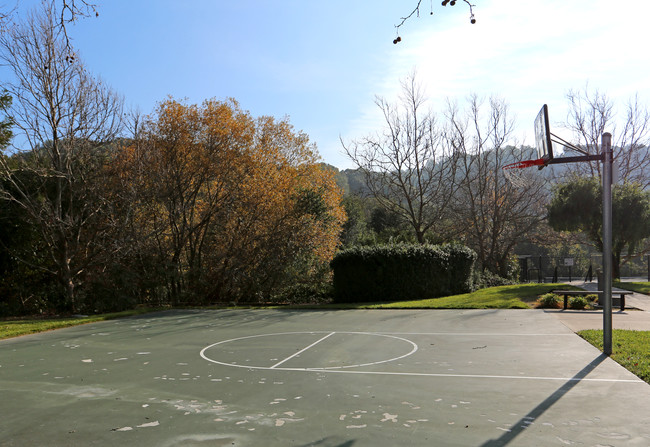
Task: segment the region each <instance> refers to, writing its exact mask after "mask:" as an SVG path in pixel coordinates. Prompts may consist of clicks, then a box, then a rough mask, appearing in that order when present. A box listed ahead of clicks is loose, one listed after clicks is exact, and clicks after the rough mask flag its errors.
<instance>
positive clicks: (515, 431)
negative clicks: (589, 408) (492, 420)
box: [482, 354, 607, 447]
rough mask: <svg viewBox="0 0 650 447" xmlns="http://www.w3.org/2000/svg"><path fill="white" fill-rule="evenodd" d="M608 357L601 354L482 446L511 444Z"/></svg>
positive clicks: (493, 446)
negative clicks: (501, 433)
mask: <svg viewBox="0 0 650 447" xmlns="http://www.w3.org/2000/svg"><path fill="white" fill-rule="evenodd" d="M605 359H607V356H606V355H605V354H600V355H599V356H598V357H597V358H596V359H595V360H594V361H593V362H591V363H589V364H588V365H587V366H585V367H584V368H583V369H582V370H581V371H580V372H579V373H578V374H576V375H575V376H573V377H572V378H571V380H569V381H568V382H566V383H565V384H564V385H562V386H561V387H560V388H558V389H557V390H556V391H555V392H554V393H553V394H551V395H550V396H549V397H548V398H546V399H545V400H544V401H543V402H542V403H540V404H539V405H537V406H536V407H535V408H533V409H532V410H531V411H530V412H528V414H526V416H524V417H523V418H521V419H520V420H519V421H517V422H515V423H514V424H513V426H512V427H513V428H512V429H511V430H510V431H509V432H506V433H504V434H503V435H502V436H501V437H499V438H498V439H494V440H490V441H488V442H486V443H485V444H483V445H482V447H500V446H506V445H508V444H510V443H511V442H512V441H513V440H514V439H515V438H516V437H517V436H519V435H520V434H521V433H523V431H524V430H526V429H527V428H528V424H530V421H531V420H537V419H539V418H540V417H541V416H542V415H543V414H544V412H545V411H547V410H548V409H549V408H551V407H552V406H553V405H554V404H555V403H557V402H558V401H559V400H560V399H562V398H563V397H564V396H565V395H566V394H567V393H568V392H569V391H570V390H571V389H573V387H575V386H576V385H577V384H578V383H580V381H581V380H582V379H584V378H586V377H587V375H589V373H590V372H592V371H593V370H594V369H596V367H597V366H598V365H600V364H601V363H602V362H604V361H605Z"/></svg>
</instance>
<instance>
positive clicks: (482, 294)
mask: <svg viewBox="0 0 650 447" xmlns="http://www.w3.org/2000/svg"><path fill="white" fill-rule="evenodd" d="M566 287H567V285H566V284H516V285H512V286H499V287H490V288H488V289H481V290H477V291H476V292H471V293H464V294H462V295H452V296H446V297H441V298H431V299H425V300H415V301H397V302H390V303H349V304H348V303H345V304H328V305H325V306H323V307H327V308H340V309H529V308H531V307H532V306H533V305H534V304H535V302H536V301H537V298H538V297H539V295H542V294H544V293H547V292H550V291H551V290H552V289H559V288H566Z"/></svg>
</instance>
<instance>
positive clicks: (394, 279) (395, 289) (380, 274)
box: [330, 244, 476, 303]
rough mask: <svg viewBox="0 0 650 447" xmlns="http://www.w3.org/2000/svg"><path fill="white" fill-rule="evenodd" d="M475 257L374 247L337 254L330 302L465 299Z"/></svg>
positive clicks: (454, 251) (444, 250) (413, 247)
mask: <svg viewBox="0 0 650 447" xmlns="http://www.w3.org/2000/svg"><path fill="white" fill-rule="evenodd" d="M475 260H476V253H474V251H472V250H471V249H469V248H467V247H465V246H463V245H458V244H449V245H420V244H399V245H375V246H369V247H364V246H360V247H352V248H350V249H347V250H343V251H340V252H339V253H337V255H336V256H335V257H334V259H333V260H332V262H331V263H330V266H331V268H332V270H333V272H334V301H335V302H338V303H348V302H369V301H404V300H416V299H426V298H436V297H440V296H448V295H456V294H459V293H467V292H470V291H471V289H472V270H473V268H474V261H475Z"/></svg>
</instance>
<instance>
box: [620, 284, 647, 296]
mask: <svg viewBox="0 0 650 447" xmlns="http://www.w3.org/2000/svg"><path fill="white" fill-rule="evenodd" d="M614 287H618V288H619V289H624V290H631V291H632V292H639V293H643V294H645V295H650V282H627V281H623V282H621V281H615V282H614Z"/></svg>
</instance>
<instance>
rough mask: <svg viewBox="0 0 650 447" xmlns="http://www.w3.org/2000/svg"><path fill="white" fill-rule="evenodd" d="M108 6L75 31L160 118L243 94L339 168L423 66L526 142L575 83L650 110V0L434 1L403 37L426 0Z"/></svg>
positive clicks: (430, 83)
mask: <svg viewBox="0 0 650 447" xmlns="http://www.w3.org/2000/svg"><path fill="white" fill-rule="evenodd" d="M96 2H97V3H98V5H99V8H98V11H99V17H98V18H95V17H91V18H86V19H83V20H81V21H79V22H78V23H77V24H75V25H74V26H71V27H70V28H69V34H70V36H71V38H72V42H73V45H74V46H75V48H77V49H78V52H79V53H80V55H81V57H82V59H83V60H84V61H85V62H86V64H87V66H88V68H89V69H90V70H91V71H92V72H93V73H94V74H96V75H99V76H101V77H102V78H103V79H104V80H105V81H106V82H107V83H108V84H110V85H111V86H112V87H113V88H114V89H115V90H116V91H117V92H119V93H121V94H123V95H124V97H125V100H126V103H127V104H128V105H129V106H131V107H134V108H137V109H139V110H140V111H141V112H142V113H145V114H147V113H150V112H151V111H152V110H153V108H154V106H155V104H156V103H157V102H159V101H161V100H164V99H165V98H166V97H167V96H169V95H171V96H173V97H174V98H176V99H183V98H185V99H187V101H188V102H190V103H200V102H202V101H203V100H204V99H207V98H218V99H224V98H228V97H233V98H235V99H236V100H238V101H239V102H240V104H241V105H242V107H243V108H244V109H246V110H249V111H250V112H251V113H252V114H253V115H255V116H259V115H274V116H277V117H283V116H289V118H290V120H291V122H292V124H293V125H294V127H295V128H296V129H298V130H302V131H304V132H306V133H307V134H308V135H309V136H310V138H311V140H312V141H314V142H315V143H316V144H317V146H318V150H319V153H320V154H321V157H322V158H323V160H324V161H326V162H328V163H330V164H333V165H335V166H337V167H339V168H348V167H352V164H351V162H350V161H349V160H347V158H346V157H345V155H344V154H343V152H342V148H341V144H340V142H339V137H342V138H343V139H344V140H345V141H350V140H351V139H355V138H361V137H363V136H364V135H367V134H368V133H371V132H374V131H376V130H379V129H380V128H381V126H382V122H381V117H380V116H379V114H378V110H377V109H376V106H375V104H374V98H375V95H380V96H383V97H386V98H387V99H389V100H391V101H393V100H396V99H397V96H398V94H399V88H400V87H399V81H400V79H403V78H405V77H406V76H407V75H408V74H409V73H411V72H413V71H414V70H415V71H417V74H418V79H419V80H420V81H421V82H422V84H423V85H424V87H425V88H426V92H427V95H428V97H429V98H430V106H431V107H432V108H433V109H434V110H436V111H437V112H439V113H442V112H443V111H444V107H445V101H446V99H447V98H450V99H452V100H458V101H461V102H462V101H463V100H464V99H465V98H466V97H467V96H468V95H470V94H472V93H476V94H478V95H482V96H489V95H497V96H500V97H502V98H504V99H505V100H506V101H507V102H508V103H509V104H510V106H511V110H512V112H513V113H514V115H515V116H516V120H517V123H518V128H517V133H516V136H517V139H518V142H519V143H522V142H524V143H528V144H533V120H534V118H535V115H536V113H537V111H538V110H539V108H540V107H541V106H542V104H544V103H548V105H549V111H550V115H551V117H550V120H551V126H552V127H554V126H553V124H554V123H555V122H560V121H562V120H563V119H564V118H565V116H566V100H565V95H566V93H567V91H568V90H569V89H581V88H584V87H585V86H586V85H587V84H588V85H589V86H590V87H591V88H597V89H599V90H601V91H602V92H606V93H607V94H608V95H609V96H611V97H612V98H613V99H615V100H616V101H617V102H620V103H621V104H623V103H624V102H625V101H626V100H627V99H628V98H629V97H630V96H631V95H633V94H635V93H638V95H639V97H640V98H641V100H642V101H643V102H644V103H645V104H647V105H650V57H648V43H649V41H650V38H649V37H650V35H649V32H648V31H647V29H648V26H647V20H648V18H649V17H650V2H648V1H647V0H629V1H619V2H614V1H611V0H609V1H606V0H572V1H566V0H526V1H521V0H473V2H474V3H475V4H476V7H475V14H476V18H477V23H476V24H475V25H471V24H470V23H469V10H468V8H467V7H466V5H465V4H464V3H463V2H462V1H460V0H459V1H458V4H457V5H456V6H454V7H450V6H447V7H446V8H445V7H442V6H441V5H440V1H439V0H435V1H433V0H429V1H427V0H423V1H422V7H421V16H420V17H419V18H415V17H414V18H413V19H411V20H409V21H408V22H407V23H406V24H405V25H404V26H403V27H402V28H401V31H400V35H401V36H402V42H401V43H400V44H398V45H393V43H392V40H393V39H394V38H395V36H396V31H395V27H394V25H395V24H397V23H398V22H399V19H400V17H402V16H404V15H405V14H408V13H409V12H410V11H411V10H412V9H413V7H414V6H415V5H416V4H417V1H416V0H372V1H371V0H359V1H341V0H324V1H319V2H316V1H312V0H284V1H270V0H269V1H262V0H238V1H226V0H191V1H190V0H188V1H180V0H128V1H127V0H96ZM34 3H37V2H35V1H33V0H22V2H21V6H20V7H21V8H24V7H26V6H27V5H28V4H34ZM432 7H433V11H434V14H433V15H430V14H429V12H430V10H431V8H432ZM556 133H557V132H556Z"/></svg>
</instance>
